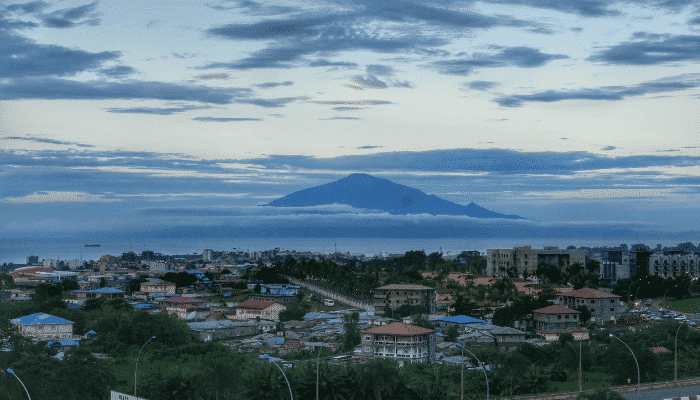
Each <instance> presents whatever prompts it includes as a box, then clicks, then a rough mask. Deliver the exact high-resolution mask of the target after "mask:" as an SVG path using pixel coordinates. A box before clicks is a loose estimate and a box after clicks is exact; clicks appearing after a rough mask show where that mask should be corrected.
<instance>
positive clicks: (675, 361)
mask: <svg viewBox="0 0 700 400" xmlns="http://www.w3.org/2000/svg"><path fill="white" fill-rule="evenodd" d="M682 326H683V321H680V325H678V329H676V349H675V351H674V352H673V381H674V382H678V332H680V331H681V327H682Z"/></svg>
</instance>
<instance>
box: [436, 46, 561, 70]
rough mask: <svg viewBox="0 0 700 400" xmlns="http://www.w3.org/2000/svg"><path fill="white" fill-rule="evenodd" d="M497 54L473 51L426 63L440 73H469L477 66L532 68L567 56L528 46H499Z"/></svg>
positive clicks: (477, 67)
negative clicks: (471, 53)
mask: <svg viewBox="0 0 700 400" xmlns="http://www.w3.org/2000/svg"><path fill="white" fill-rule="evenodd" d="M499 48H500V49H502V50H501V51H500V52H499V53H497V54H483V53H475V54H473V55H472V56H471V57H463V58H456V59H452V60H441V61H433V62H431V63H429V64H428V66H429V67H430V68H433V69H435V70H436V71H437V72H439V73H441V74H447V75H469V74H470V73H472V72H473V71H474V70H475V69H479V68H500V67H521V68H534V67H540V66H543V65H545V64H547V63H548V62H550V61H554V60H561V59H564V58H569V57H568V56H566V55H563V54H546V53H542V52H541V51H539V50H538V49H533V48H530V47H524V46H521V47H499Z"/></svg>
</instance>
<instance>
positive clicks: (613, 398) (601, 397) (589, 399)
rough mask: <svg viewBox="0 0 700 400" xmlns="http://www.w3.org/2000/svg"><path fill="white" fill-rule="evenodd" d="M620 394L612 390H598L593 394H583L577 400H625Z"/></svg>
mask: <svg viewBox="0 0 700 400" xmlns="http://www.w3.org/2000/svg"><path fill="white" fill-rule="evenodd" d="M624 399H625V398H624V397H622V395H621V394H620V393H617V392H616V391H614V390H612V389H610V388H598V389H596V390H595V392H593V393H586V392H581V393H579V394H578V396H576V400H624Z"/></svg>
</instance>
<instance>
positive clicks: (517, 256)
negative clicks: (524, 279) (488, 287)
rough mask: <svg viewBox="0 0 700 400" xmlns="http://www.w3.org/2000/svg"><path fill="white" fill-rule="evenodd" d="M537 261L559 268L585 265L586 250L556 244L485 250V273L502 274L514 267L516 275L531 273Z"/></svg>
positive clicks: (491, 274)
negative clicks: (539, 247)
mask: <svg viewBox="0 0 700 400" xmlns="http://www.w3.org/2000/svg"><path fill="white" fill-rule="evenodd" d="M539 263H547V264H552V265H556V266H558V267H559V268H561V269H564V268H566V267H568V266H569V265H571V264H574V263H580V264H581V265H586V251H585V250H583V249H560V248H559V247H558V246H545V247H544V248H543V249H533V248H532V247H530V246H523V247H515V248H513V249H488V250H487V251H486V273H487V274H488V275H489V276H504V275H506V274H507V273H508V271H509V270H511V269H512V268H514V267H515V268H516V269H517V273H518V275H523V273H524V272H525V271H528V273H530V274H533V273H534V272H535V270H537V265H538V264H539Z"/></svg>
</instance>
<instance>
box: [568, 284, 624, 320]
mask: <svg viewBox="0 0 700 400" xmlns="http://www.w3.org/2000/svg"><path fill="white" fill-rule="evenodd" d="M558 301H559V303H560V304H561V305H563V306H566V307H568V308H571V309H575V308H577V307H580V306H583V305H585V306H586V307H587V308H588V310H589V311H590V312H591V319H592V320H598V319H599V318H602V319H604V320H608V321H614V320H615V319H616V318H617V317H619V316H620V313H622V311H624V309H625V306H624V304H622V303H621V302H620V296H618V295H615V294H612V293H609V292H605V291H602V290H596V289H589V288H584V289H579V290H572V291H570V292H566V293H563V294H561V295H560V296H559V299H558Z"/></svg>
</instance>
